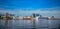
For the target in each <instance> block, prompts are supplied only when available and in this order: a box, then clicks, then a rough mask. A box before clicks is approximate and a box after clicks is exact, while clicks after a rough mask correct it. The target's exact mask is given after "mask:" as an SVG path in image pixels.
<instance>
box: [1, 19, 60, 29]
mask: <svg viewBox="0 0 60 29" xmlns="http://www.w3.org/2000/svg"><path fill="white" fill-rule="evenodd" d="M5 22H6V21H5V20H0V29H60V28H59V27H60V20H46V19H39V20H37V21H35V23H33V21H31V20H8V22H7V23H5Z"/></svg>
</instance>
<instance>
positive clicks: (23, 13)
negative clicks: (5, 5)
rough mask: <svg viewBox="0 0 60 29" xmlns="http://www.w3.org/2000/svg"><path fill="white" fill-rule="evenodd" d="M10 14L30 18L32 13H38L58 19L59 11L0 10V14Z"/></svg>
mask: <svg viewBox="0 0 60 29" xmlns="http://www.w3.org/2000/svg"><path fill="white" fill-rule="evenodd" d="M46 9H56V8H46ZM6 12H8V13H10V14H15V15H20V16H31V15H32V14H33V13H38V14H41V15H43V16H55V17H60V10H59V11H58V10H57V11H56V10H53V11H52V10H45V11H43V10H41V9H38V10H21V9H16V10H0V13H6Z"/></svg>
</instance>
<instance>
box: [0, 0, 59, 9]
mask: <svg viewBox="0 0 60 29" xmlns="http://www.w3.org/2000/svg"><path fill="white" fill-rule="evenodd" d="M53 7H60V0H0V9H6V10H7V9H10V10H15V9H24V8H25V9H24V10H27V9H28V8H29V9H28V10H35V9H40V8H53Z"/></svg>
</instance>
